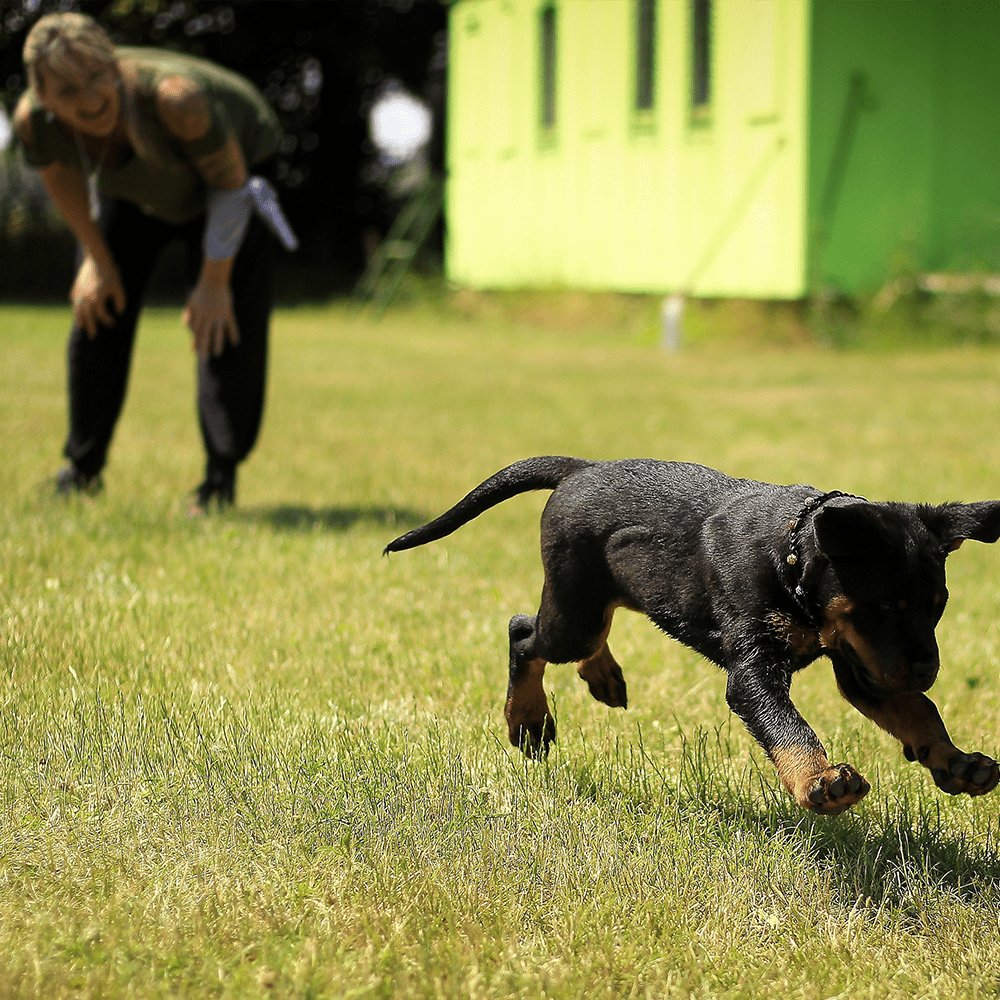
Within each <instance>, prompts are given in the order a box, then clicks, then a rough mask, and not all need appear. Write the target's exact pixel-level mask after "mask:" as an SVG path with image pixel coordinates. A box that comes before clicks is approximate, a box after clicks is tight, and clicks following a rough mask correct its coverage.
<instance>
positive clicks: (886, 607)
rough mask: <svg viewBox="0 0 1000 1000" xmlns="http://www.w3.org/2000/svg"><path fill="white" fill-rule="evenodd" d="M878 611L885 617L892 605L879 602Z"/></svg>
mask: <svg viewBox="0 0 1000 1000" xmlns="http://www.w3.org/2000/svg"><path fill="white" fill-rule="evenodd" d="M878 609H879V611H881V612H882V614H884V615H887V614H889V612H890V611H892V604H891V603H890V602H889V601H879V603H878Z"/></svg>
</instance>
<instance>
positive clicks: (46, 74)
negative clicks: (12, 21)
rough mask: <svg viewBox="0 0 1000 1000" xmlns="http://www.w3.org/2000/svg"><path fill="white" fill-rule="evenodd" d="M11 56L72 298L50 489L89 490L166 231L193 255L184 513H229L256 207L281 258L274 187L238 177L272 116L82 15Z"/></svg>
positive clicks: (257, 346) (251, 351) (48, 26)
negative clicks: (196, 466)
mask: <svg viewBox="0 0 1000 1000" xmlns="http://www.w3.org/2000/svg"><path fill="white" fill-rule="evenodd" d="M24 62H25V68H26V71H27V76H28V83H29V88H28V90H27V91H26V93H25V94H24V95H23V97H22V98H21V100H20V102H19V103H18V105H17V109H16V111H15V115H14V127H15V131H16V133H17V136H18V138H19V139H20V141H21V143H22V144H23V146H24V149H25V153H26V157H27V159H28V162H29V163H31V164H32V165H34V166H36V167H37V168H38V169H39V171H40V173H41V177H42V180H43V182H44V184H45V187H46V189H47V190H48V192H49V195H50V196H51V198H52V201H53V203H54V204H55V206H56V208H57V209H58V210H59V212H60V213H61V214H62V216H63V218H64V219H65V220H66V222H67V224H68V225H69V226H70V228H71V229H72V230H73V233H74V234H75V235H76V237H77V240H78V241H79V243H80V249H81V258H82V259H81V261H80V265H79V270H78V271H77V275H76V280H75V281H74V282H73V288H72V291H71V293H70V299H71V301H72V305H73V318H74V323H73V328H72V331H71V333H70V340H69V350H68V359H69V403H70V405H69V434H68V437H67V440H66V446H65V449H64V454H65V456H66V458H68V459H69V465H68V466H66V467H65V468H64V469H62V470H61V471H60V472H59V474H58V476H57V479H56V489H57V492H59V493H61V494H71V493H75V492H87V493H94V492H98V491H99V490H100V489H101V486H102V480H101V470H102V469H103V468H104V464H105V461H106V458H107V450H108V446H109V444H110V442H111V437H112V434H113V432H114V428H115V423H116V422H117V420H118V416H119V414H120V412H121V408H122V404H123V402H124V399H125V390H126V385H127V381H128V372H129V366H130V362H131V355H132V345H133V341H134V338H135V328H136V323H137V321H138V317H139V311H140V308H141V304H142V295H143V292H144V290H145V287H146V284H147V282H148V280H149V277H150V275H151V274H152V271H153V268H154V266H155V264H156V262H157V259H158V258H159V256H160V253H161V251H162V250H163V249H164V247H165V246H166V245H167V243H169V242H171V241H172V240H174V239H176V238H178V237H179V238H181V239H183V240H185V241H186V242H187V243H188V244H190V246H191V247H192V249H193V251H194V256H195V257H196V259H198V260H199V261H200V267H199V271H198V275H197V281H196V283H195V285H194V290H193V291H192V292H191V295H190V297H189V298H188V300H187V305H186V306H185V309H184V312H183V320H184V322H185V323H187V324H188V326H189V327H190V328H191V331H192V334H193V338H194V349H195V351H196V353H197V355H198V415H199V421H200V425H201V434H202V440H203V441H204V445H205V451H206V453H207V463H206V470H205V478H204V481H203V482H202V483H201V485H200V486H198V487H197V489H196V491H195V494H194V498H193V501H192V513H200V512H204V511H206V510H207V509H208V508H209V506H210V505H212V504H213V503H215V504H217V505H228V504H230V503H232V502H233V499H234V493H235V483H236V467H237V465H238V464H239V463H240V462H241V461H242V460H243V459H244V458H245V457H246V456H247V454H248V453H249V452H250V449H251V448H252V447H253V445H254V442H255V440H256V438H257V432H258V430H259V427H260V420H261V415H262V413H263V405H264V387H265V378H266V366H267V338H268V323H269V319H270V313H271V306H272V291H271V289H272V273H273V243H272V241H271V239H270V235H269V233H268V231H267V229H266V228H265V226H264V225H262V222H261V219H260V218H258V217H257V215H258V214H261V215H263V214H264V211H262V209H263V210H266V211H269V212H270V213H271V219H270V220H269V221H270V222H271V227H272V228H274V229H275V230H276V232H278V233H279V235H281V236H282V237H283V238H284V240H285V243H286V246H288V248H289V249H293V248H294V236H292V235H291V233H290V231H288V230H287V224H285V223H284V220H283V218H281V217H280V210H279V209H277V204H276V201H275V200H274V197H273V191H272V189H270V187H269V186H268V185H267V183H266V181H263V180H262V179H260V178H252V177H249V174H248V167H249V168H255V167H259V165H260V164H262V163H263V162H264V161H265V160H267V159H268V157H270V156H271V155H272V154H273V153H274V152H275V150H276V148H277V145H278V141H279V139H280V137H281V133H280V129H279V127H278V122H277V119H276V118H275V115H274V112H273V111H272V110H271V108H270V107H269V105H268V104H267V102H266V101H265V100H264V98H263V97H262V95H261V94H260V93H259V92H258V91H257V90H256V89H254V87H253V86H252V85H251V84H250V82H249V81H247V80H245V79H243V78H242V77H240V76H238V75H237V74H235V73H232V72H230V71H228V70H225V69H223V68H222V67H219V66H216V65H215V64H213V63H210V62H207V61H206V60H202V59H196V58H194V57H192V56H186V55H182V54H179V53H175V52H168V51H163V50H159V49H147V48H125V47H116V46H115V45H114V44H113V43H112V41H111V39H110V37H109V36H108V34H107V32H106V31H105V30H104V29H103V28H102V27H101V26H100V25H99V24H98V23H97V22H96V21H95V20H94V19H93V18H91V17H88V16H87V15H84V14H75V13H67V14H49V15H46V16H45V17H42V18H41V19H39V21H38V22H37V23H36V24H35V26H34V27H33V28H32V29H31V31H30V32H29V34H28V37H27V39H26V41H25V45H24ZM282 225H284V228H283V229H282Z"/></svg>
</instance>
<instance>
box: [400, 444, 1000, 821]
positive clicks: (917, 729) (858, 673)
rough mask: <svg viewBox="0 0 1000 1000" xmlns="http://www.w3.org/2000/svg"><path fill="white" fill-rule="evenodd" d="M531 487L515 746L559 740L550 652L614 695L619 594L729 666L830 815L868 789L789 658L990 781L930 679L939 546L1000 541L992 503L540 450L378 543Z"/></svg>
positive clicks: (937, 763) (940, 581) (791, 782)
mask: <svg viewBox="0 0 1000 1000" xmlns="http://www.w3.org/2000/svg"><path fill="white" fill-rule="evenodd" d="M538 489H550V490H554V491H555V492H554V493H553V494H552V496H551V497H550V498H549V501H548V503H547V505H546V507H545V512H544V514H543V515H542V528H541V543H542V562H543V565H544V570H545V583H544V586H543V588H542V600H541V606H540V607H539V609H538V614H537V615H534V616H532V615H524V614H522V615H515V616H514V617H513V618H512V619H511V621H510V679H509V685H508V688H507V705H506V716H507V724H508V728H509V732H510V739H511V742H512V743H514V744H515V745H519V746H521V747H523V748H524V750H525V752H528V753H535V752H539V751H544V750H545V748H546V747H547V745H548V744H549V742H550V741H551V740H553V739H555V725H554V723H553V720H552V717H551V715H550V714H549V707H548V702H547V700H546V697H545V691H544V689H543V687H542V677H543V674H544V672H545V666H546V664H547V663H550V662H551V663H568V662H571V661H578V663H579V666H578V668H577V669H578V671H579V674H580V676H581V677H582V678H583V679H584V680H585V681H586V682H587V684H588V685H589V687H590V691H591V694H593V696H594V697H595V698H597V699H598V700H599V701H602V702H604V703H605V704H607V705H610V706H612V707H621V708H624V707H625V706H626V689H625V680H624V678H623V677H622V672H621V668H620V667H619V666H618V664H617V663H616V662H615V658H614V657H613V656H612V655H611V651H610V650H609V649H608V632H609V631H610V629H611V619H612V616H613V615H614V612H615V608H618V607H625V608H631V609H632V610H634V611H640V612H642V613H643V614H646V615H648V616H649V618H650V619H651V620H652V621H653V622H654V623H655V624H656V625H658V626H659V627H660V628H661V629H662V630H663V631H664V632H666V633H667V634H668V635H670V636H673V637H674V638H675V639H679V640H680V641H681V642H683V643H685V644H687V645H688V646H690V647H691V648H693V649H695V650H697V651H698V652H699V653H701V654H702V655H704V656H706V657H708V659H710V660H712V661H713V662H714V663H717V664H718V665H719V666H721V667H722V668H723V669H725V671H726V673H727V674H728V683H727V687H726V700H727V701H728V702H729V706H730V708H732V710H733V711H734V712H735V713H736V714H737V715H738V716H739V717H740V718H741V719H742V720H743V722H744V723H745V725H746V727H747V729H749V731H750V733H751V734H752V735H753V736H754V737H755V738H756V739H757V741H758V742H759V743H760V745H761V746H762V747H763V748H764V750H765V752H766V753H767V755H768V756H769V757H770V758H771V760H772V761H773V762H774V765H775V767H776V768H777V771H778V775H779V777H780V778H781V781H782V782H783V783H784V785H785V787H786V788H787V789H788V791H789V792H790V793H791V795H792V796H793V798H794V799H795V801H796V802H797V803H798V804H799V805H800V806H802V807H803V808H806V809H813V810H816V811H818V812H821V813H830V814H832V813H838V812H841V811H842V810H844V809H846V808H847V807H848V806H851V805H853V804H854V803H855V802H857V801H858V800H859V799H861V798H862V797H863V796H864V795H865V794H866V793H867V792H868V790H869V785H868V782H867V781H865V779H864V778H863V777H862V776H861V775H860V774H859V773H858V772H857V771H856V770H855V769H854V768H853V767H851V766H850V765H849V764H838V765H831V764H830V762H829V760H828V759H827V756H826V751H825V750H824V749H823V744H822V743H820V741H819V739H818V738H817V736H816V734H815V733H814V732H813V731H812V729H811V728H810V727H809V725H808V724H807V723H806V721H805V720H804V719H803V718H802V716H801V715H800V714H799V712H798V711H797V710H796V708H795V706H794V705H793V704H792V702H791V699H790V697H789V689H790V686H791V680H792V674H793V673H795V671H797V670H801V669H802V668H803V667H805V666H807V665H808V664H809V663H811V662H812V661H813V660H815V659H816V658H817V657H819V656H827V657H829V658H830V660H831V662H832V663H833V670H834V674H835V675H836V678H837V683H838V685H839V687H840V690H841V692H842V693H843V695H844V697H845V698H847V700H848V701H849V702H851V704H852V705H854V706H855V707H856V708H857V709H858V710H859V711H860V712H862V713H863V714H864V715H866V716H868V717H869V718H870V719H873V720H874V721H875V722H876V723H877V724H878V725H880V726H881V727H882V728H883V729H885V730H886V731H888V732H889V733H891V734H892V735H893V736H895V737H896V738H897V739H898V740H899V741H900V742H901V743H902V745H903V753H904V754H905V755H906V757H907V759H908V760H917V761H920V763H921V764H923V765H924V766H925V767H927V768H929V769H930V772H931V775H932V776H933V778H934V781H935V782H936V784H937V785H938V787H939V788H941V789H942V790H943V791H945V792H948V793H950V794H953V795H954V794H958V793H960V792H965V793H967V794H969V795H982V794H983V793H985V792H988V791H990V790H991V789H992V788H993V787H994V786H995V785H996V784H997V781H998V779H1000V771H998V768H997V764H996V762H995V761H993V760H992V759H991V758H989V757H986V756H984V755H983V754H980V753H963V752H962V751H961V750H959V749H957V748H956V747H955V745H954V744H953V743H952V742H951V740H950V739H949V737H948V733H947V731H946V730H945V727H944V724H943V723H942V721H941V716H940V715H939V714H938V711H937V709H936V708H935V706H934V704H933V702H931V701H930V700H929V699H928V698H927V697H925V695H924V694H923V692H924V691H926V690H927V689H928V688H929V687H930V686H931V685H932V684H933V683H934V680H935V678H936V676H937V672H938V666H939V662H940V661H939V657H938V647H937V641H936V639H935V635H934V629H935V626H936V625H937V623H938V621H939V619H940V618H941V613H942V612H943V611H944V606H945V602H946V601H947V599H948V591H947V589H946V588H945V557H946V555H947V554H948V552H950V551H952V550H954V549H956V548H958V546H959V545H960V544H961V543H962V541H963V540H964V539H966V538H973V539H976V540H978V541H982V542H993V541H996V539H997V537H998V536H1000V501H984V502H981V503H971V504H945V505H942V506H928V505H919V504H910V503H868V502H867V501H865V500H863V499H861V498H860V497H855V496H850V495H845V494H841V493H836V492H835V493H825V494H824V493H822V492H821V491H819V490H816V489H813V488H812V487H810V486H773V485H771V484H769V483H758V482H753V481H751V480H747V479H732V478H730V477H729V476H726V475H723V474H722V473H721V472H716V471H714V470H713V469H708V468H705V467H704V466H700V465H691V464H685V463H680V462H658V461H653V460H628V461H618V462H588V461H584V460H582V459H577V458H560V457H555V456H553V457H546V458H530V459H526V460H525V461H523V462H516V463H515V464H514V465H511V466H509V467H508V468H506V469H503V470H501V471H500V472H498V473H497V474H496V475H495V476H493V477H492V478H490V479H488V480H486V482H484V483H482V484H481V485H480V486H477V487H476V488H475V489H474V490H473V491H472V492H471V493H470V494H469V495H468V496H467V497H465V499H464V500H462V501H460V502H459V503H458V504H456V505H455V506H454V507H453V508H452V509H451V510H449V511H448V512H447V513H445V514H442V515H441V516H440V517H438V518H437V519H435V520H434V521H431V522H430V523H429V524H426V525H424V526H423V527H420V528H416V529H414V530H413V531H409V532H407V533H406V534H405V535H402V536H401V537H399V538H397V539H395V540H394V541H392V542H390V543H389V545H388V546H387V547H386V552H395V551H399V550H400V549H408V548H412V547H413V546H416V545H422V544H424V543H425V542H430V541H433V540H434V539H437V538H442V537H443V536H445V535H448V534H450V533H451V532H452V531H454V530H455V529H456V528H458V527H460V526H461V525H463V524H465V523H466V522H467V521H469V520H471V519H472V518H474V517H476V516H478V515H479V514H481V513H483V511H485V510H487V509H488V508H490V507H492V506H494V505H495V504H498V503H500V502H501V501H503V500H507V499H509V498H510V497H513V496H516V495H517V494H519V493H523V492H525V491H527V490H538Z"/></svg>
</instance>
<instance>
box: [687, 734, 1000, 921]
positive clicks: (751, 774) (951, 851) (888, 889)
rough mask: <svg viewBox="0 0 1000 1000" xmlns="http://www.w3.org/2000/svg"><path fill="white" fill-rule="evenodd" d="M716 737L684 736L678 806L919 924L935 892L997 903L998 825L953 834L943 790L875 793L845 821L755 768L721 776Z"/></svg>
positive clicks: (722, 751)
mask: <svg viewBox="0 0 1000 1000" xmlns="http://www.w3.org/2000/svg"><path fill="white" fill-rule="evenodd" d="M714 737H715V738H714V741H713V739H712V736H711V735H709V734H708V733H706V732H704V731H701V732H697V733H695V734H693V735H692V737H691V738H690V739H683V738H682V739H683V755H684V760H683V765H682V766H683V772H682V779H681V782H680V789H679V791H680V794H679V795H678V797H677V805H678V806H679V807H680V808H681V809H682V810H684V809H694V810H705V809H708V810H710V811H713V812H715V813H717V815H718V816H719V818H720V819H721V820H722V821H723V822H724V823H725V824H726V825H729V826H735V827H742V828H743V829H746V830H751V831H753V830H756V831H759V832H760V833H762V834H763V835H764V836H766V837H770V838H774V839H778V840H781V841H783V842H785V843H786V844H792V845H795V846H796V847H797V848H798V849H799V850H801V851H802V852H803V854H804V855H805V856H806V857H807V858H810V859H812V860H813V861H815V863H816V864H817V865H818V866H821V867H822V868H824V869H826V870H829V871H830V879H831V886H832V887H833V888H834V890H835V892H836V893H837V895H838V896H839V898H840V900H841V902H842V903H843V904H844V905H847V906H858V905H860V906H872V905H874V906H876V907H880V906H886V907H889V908H891V909H895V910H897V911H901V912H902V914H903V916H904V918H905V919H907V920H909V921H910V922H912V923H914V924H915V925H916V924H920V923H921V922H922V919H923V911H924V906H923V903H922V900H923V899H924V898H925V896H926V894H927V892H928V891H931V892H933V891H935V890H938V891H939V890H944V891H945V892H948V893H949V894H952V895H954V896H956V897H958V898H961V899H963V900H965V901H966V902H970V903H971V902H974V901H977V900H985V899H987V898H989V899H991V900H994V901H995V900H996V898H997V897H998V896H1000V843H998V841H997V837H996V833H995V826H994V825H993V824H992V823H989V822H987V823H985V824H976V826H977V828H978V829H977V830H976V832H975V833H963V832H957V831H955V830H954V829H953V828H949V827H950V824H949V820H948V817H947V815H946V814H943V812H942V809H941V801H940V800H939V799H938V798H936V794H937V793H936V789H932V790H929V792H928V795H927V796H924V795H923V794H918V795H915V796H911V795H909V794H908V793H907V792H905V791H904V792H903V794H901V795H897V796H892V797H888V796H884V795H883V796H882V797H879V795H878V792H877V791H876V790H875V789H873V790H872V791H871V792H870V793H869V794H868V796H867V797H866V799H865V801H864V803H863V804H862V805H860V806H856V807H855V808H854V809H853V810H850V811H849V812H848V813H845V814H844V815H843V816H833V817H826V816H817V815H815V814H812V813H804V812H802V811H801V810H800V809H798V808H797V807H796V806H795V805H794V804H793V803H792V801H791V799H790V798H789V797H788V796H787V795H786V794H785V792H784V791H783V789H781V788H780V787H779V786H778V784H777V782H776V780H775V779H774V778H773V775H771V774H769V773H765V772H764V771H763V770H762V769H761V768H760V767H759V766H758V765H757V762H756V761H751V762H749V763H748V768H747V772H746V773H745V774H744V778H743V780H735V781H734V780H732V778H731V776H729V775H726V776H720V775H719V774H717V773H715V772H714V770H713V767H712V762H713V761H714V760H715V761H723V760H730V759H732V755H733V753H732V749H731V747H730V746H729V744H728V740H727V738H726V737H725V736H724V735H722V733H721V731H716V732H715V734H714ZM713 742H714V744H715V746H714V747H712V746H711V744H712V743H713ZM969 806H970V808H972V804H971V803H970V804H969Z"/></svg>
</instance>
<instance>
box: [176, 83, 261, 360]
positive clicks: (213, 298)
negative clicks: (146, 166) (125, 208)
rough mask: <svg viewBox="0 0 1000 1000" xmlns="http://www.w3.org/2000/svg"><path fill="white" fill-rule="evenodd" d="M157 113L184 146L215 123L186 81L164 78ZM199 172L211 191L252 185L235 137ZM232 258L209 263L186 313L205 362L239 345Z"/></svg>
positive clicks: (199, 165)
mask: <svg viewBox="0 0 1000 1000" xmlns="http://www.w3.org/2000/svg"><path fill="white" fill-rule="evenodd" d="M156 103H157V111H158V113H159V115H160V120H161V121H162V122H163V125H164V127H165V128H166V129H167V131H168V132H169V133H170V134H171V135H173V136H174V137H175V138H177V139H179V140H181V141H182V142H185V143H192V142H197V141H198V140H199V139H201V138H202V137H204V136H205V135H206V134H207V133H208V131H209V129H210V128H211V125H212V117H211V111H210V109H209V106H208V101H207V100H206V99H205V95H204V94H203V93H202V92H201V90H200V89H199V87H198V86H197V84H195V83H193V82H192V81H190V80H188V79H186V78H184V77H179V76H177V77H169V78H167V79H166V80H163V81H162V82H161V83H160V85H159V87H158V89H157V93H156ZM194 165H195V168H196V169H197V171H198V173H199V174H201V176H202V179H203V180H204V181H205V183H206V184H207V185H208V186H209V187H210V188H217V189H219V190H223V191H235V190H237V189H238V188H241V187H243V185H244V184H246V181H247V170H246V164H245V162H244V160H243V152H242V150H241V149H240V146H239V143H238V142H237V141H236V137H235V136H234V135H233V134H232V133H230V134H229V136H228V137H227V139H226V142H225V144H224V145H223V146H222V147H221V148H220V149H217V150H215V151H214V152H211V153H207V154H205V155H204V156H199V157H196V158H195V160H194ZM234 259H235V256H233V257H226V258H222V259H220V260H210V259H208V258H206V259H205V261H204V263H203V264H202V269H201V276H200V277H199V279H198V284H197V285H196V286H195V288H194V290H193V291H192V293H191V296H190V298H189V299H188V302H187V306H186V307H185V309H184V314H183V319H184V322H185V323H187V324H188V326H190V327H191V331H192V333H193V334H194V346H195V350H196V351H197V352H198V354H199V355H201V357H203V358H208V357H210V356H212V355H218V354H221V353H222V351H223V350H224V349H225V346H226V343H227V342H230V343H233V344H238V343H239V340H240V336H239V330H238V328H237V326H236V317H235V316H234V315H233V301H232V294H231V292H230V289H229V279H230V275H231V274H232V269H233V260H234Z"/></svg>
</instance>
